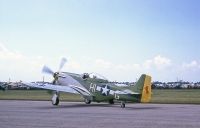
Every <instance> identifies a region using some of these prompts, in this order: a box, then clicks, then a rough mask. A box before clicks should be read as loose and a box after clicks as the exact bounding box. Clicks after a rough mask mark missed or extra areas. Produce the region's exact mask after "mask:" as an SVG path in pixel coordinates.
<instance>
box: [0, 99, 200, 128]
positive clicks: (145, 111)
mask: <svg viewBox="0 0 200 128" xmlns="http://www.w3.org/2000/svg"><path fill="white" fill-rule="evenodd" d="M0 127H1V128H200V105H176V104H127V105H126V108H124V109H123V108H120V105H119V104H115V105H108V104H106V103H105V104H102V103H99V104H97V103H93V104H90V105H86V104H84V103H77V102H74V103H73V102H61V103H60V106H52V105H51V102H49V101H7V100H2V101H0Z"/></svg>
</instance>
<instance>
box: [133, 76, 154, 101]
mask: <svg viewBox="0 0 200 128" xmlns="http://www.w3.org/2000/svg"><path fill="white" fill-rule="evenodd" d="M132 91H134V92H137V93H140V94H141V99H140V102H144V103H146V102H149V101H150V99H151V76H148V75H146V74H142V75H141V77H140V79H139V80H138V81H137V83H136V85H135V86H134V87H133V89H132Z"/></svg>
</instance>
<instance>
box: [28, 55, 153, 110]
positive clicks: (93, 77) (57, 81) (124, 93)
mask: <svg viewBox="0 0 200 128" xmlns="http://www.w3.org/2000/svg"><path fill="white" fill-rule="evenodd" d="M65 63H66V59H65V58H63V59H62V60H61V63H60V67H59V71H58V72H53V71H52V70H51V69H50V68H48V67H46V66H44V67H43V70H42V71H43V72H44V73H48V74H51V75H53V77H54V80H53V82H52V84H47V83H24V84H25V85H27V86H30V87H35V88H42V89H48V90H53V91H54V92H55V93H54V94H53V97H52V104H53V105H58V104H59V92H68V93H76V94H80V95H81V96H82V97H83V98H84V99H85V103H86V104H90V103H91V101H94V102H105V101H107V102H109V103H110V104H114V100H116V101H121V107H122V108H124V107H125V103H126V102H127V101H128V102H137V103H138V102H149V101H150V99H151V77H150V76H148V75H145V74H143V75H141V77H140V78H139V80H138V81H137V82H136V84H135V85H134V86H129V87H128V86H127V87H119V86H117V85H115V84H114V83H110V82H109V81H108V80H107V79H105V78H103V77H102V76H99V75H97V74H94V73H91V74H89V73H84V74H75V73H69V72H61V69H62V67H63V66H64V64H65Z"/></svg>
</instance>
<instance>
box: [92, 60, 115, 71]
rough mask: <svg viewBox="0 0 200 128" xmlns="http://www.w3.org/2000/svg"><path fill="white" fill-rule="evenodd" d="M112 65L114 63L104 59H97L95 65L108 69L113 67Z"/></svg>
mask: <svg viewBox="0 0 200 128" xmlns="http://www.w3.org/2000/svg"><path fill="white" fill-rule="evenodd" d="M112 65H113V64H112V63H111V62H109V61H106V60H103V59H96V60H95V66H96V67H99V68H105V69H108V68H111V66H112Z"/></svg>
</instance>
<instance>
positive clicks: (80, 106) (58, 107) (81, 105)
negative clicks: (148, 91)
mask: <svg viewBox="0 0 200 128" xmlns="http://www.w3.org/2000/svg"><path fill="white" fill-rule="evenodd" d="M90 107H110V108H120V104H118V103H116V104H107V103H105V104H104V103H101V104H84V103H83V104H81V103H72V104H61V105H58V106H51V105H49V106H43V107H41V106H40V107H39V108H40V109H62V108H64V109H66V108H90ZM159 108H160V107H157V106H145V105H144V106H142V107H141V106H140V107H139V106H134V104H133V105H132V106H129V105H128V104H127V106H126V107H125V108H124V109H127V110H145V109H146V110H147V109H159ZM120 109H121V108H120Z"/></svg>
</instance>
